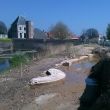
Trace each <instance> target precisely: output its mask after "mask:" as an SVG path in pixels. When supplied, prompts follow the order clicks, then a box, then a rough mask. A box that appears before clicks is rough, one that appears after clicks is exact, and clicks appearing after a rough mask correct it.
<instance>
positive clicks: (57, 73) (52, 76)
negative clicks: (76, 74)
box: [30, 68, 66, 85]
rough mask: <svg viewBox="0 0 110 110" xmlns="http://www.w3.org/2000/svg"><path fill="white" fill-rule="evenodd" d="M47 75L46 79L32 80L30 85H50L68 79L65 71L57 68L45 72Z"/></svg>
mask: <svg viewBox="0 0 110 110" xmlns="http://www.w3.org/2000/svg"><path fill="white" fill-rule="evenodd" d="M45 74H46V76H44V77H37V78H32V79H31V80H30V85H35V84H44V83H50V82H54V81H59V80H61V79H64V78H65V77H66V74H65V73H64V72H63V71H61V70H58V69H55V68H51V69H49V70H48V71H46V72H45Z"/></svg>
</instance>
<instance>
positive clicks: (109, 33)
mask: <svg viewBox="0 0 110 110" xmlns="http://www.w3.org/2000/svg"><path fill="white" fill-rule="evenodd" d="M106 36H107V38H108V39H109V40H110V24H108V26H107V30H106Z"/></svg>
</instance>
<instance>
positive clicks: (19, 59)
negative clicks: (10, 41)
mask: <svg viewBox="0 0 110 110" xmlns="http://www.w3.org/2000/svg"><path fill="white" fill-rule="evenodd" d="M21 63H22V64H25V63H27V57H26V56H24V55H14V56H13V58H12V59H10V64H11V67H18V66H20V65H21Z"/></svg>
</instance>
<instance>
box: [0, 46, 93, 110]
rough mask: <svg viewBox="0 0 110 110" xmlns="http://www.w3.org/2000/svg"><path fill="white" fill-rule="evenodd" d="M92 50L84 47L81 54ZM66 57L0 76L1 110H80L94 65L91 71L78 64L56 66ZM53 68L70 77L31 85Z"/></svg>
mask: <svg viewBox="0 0 110 110" xmlns="http://www.w3.org/2000/svg"><path fill="white" fill-rule="evenodd" d="M78 48H81V47H78ZM92 48H93V47H87V48H81V51H83V50H82V49H84V52H85V53H84V54H87V53H90V52H91V50H92ZM78 54H79V53H78ZM80 54H82V52H81V53H80ZM65 57H67V56H66V55H64V54H60V55H54V56H51V57H49V58H43V59H41V60H39V61H32V62H30V63H29V64H27V65H24V66H23V67H22V68H16V69H12V70H10V71H8V73H7V74H4V75H0V110H77V107H78V106H79V97H80V96H81V94H82V93H83V90H84V87H85V83H84V79H85V78H86V76H87V74H88V73H89V70H90V68H91V66H92V65H90V66H86V67H87V68H86V67H83V66H80V67H76V66H75V65H74V66H71V67H69V68H68V67H62V66H61V67H56V66H55V64H58V63H60V62H61V61H63V60H64V59H65ZM78 63H81V62H78ZM51 67H55V68H59V69H61V70H62V71H64V72H65V73H66V75H67V76H66V78H65V79H64V80H62V81H58V82H54V83H50V84H42V85H36V86H29V85H28V82H29V81H30V79H31V78H33V77H37V76H39V75H41V73H42V72H43V71H45V70H48V69H49V68H51Z"/></svg>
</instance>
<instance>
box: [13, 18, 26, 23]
mask: <svg viewBox="0 0 110 110" xmlns="http://www.w3.org/2000/svg"><path fill="white" fill-rule="evenodd" d="M15 23H17V24H18V25H25V24H26V20H25V18H24V17H22V16H18V17H17V18H16V20H15V21H14V24H15Z"/></svg>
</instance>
